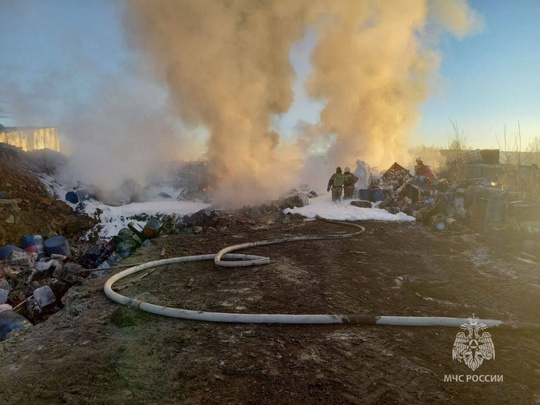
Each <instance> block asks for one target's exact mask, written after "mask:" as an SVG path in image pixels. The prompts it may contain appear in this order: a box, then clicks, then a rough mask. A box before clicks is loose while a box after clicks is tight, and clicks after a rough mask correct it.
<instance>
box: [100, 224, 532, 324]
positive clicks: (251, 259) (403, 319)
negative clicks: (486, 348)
mask: <svg viewBox="0 0 540 405" xmlns="http://www.w3.org/2000/svg"><path fill="white" fill-rule="evenodd" d="M317 219H319V220H322V221H326V222H331V223H337V224H343V225H348V226H354V227H357V228H359V229H360V230H359V231H357V232H354V233H348V234H334V235H325V236H298V237H291V238H282V239H273V240H267V241H258V242H250V243H243V244H238V245H233V246H229V247H226V248H224V249H222V250H220V251H219V252H218V253H217V254H206V255H196V256H184V257H175V258H171V259H162V260H156V261H152V262H147V263H144V264H141V265H138V266H134V267H131V268H128V269H126V270H124V271H121V272H119V273H117V274H115V275H113V276H112V277H110V278H109V279H108V280H107V282H106V283H105V286H104V292H105V295H106V296H107V297H108V298H110V299H111V300H113V301H115V302H117V303H119V304H122V305H126V306H128V307H129V308H136V309H140V310H142V311H146V312H149V313H153V314H156V315H162V316H167V317H171V318H180V319H188V320H196V321H205V322H222V323H266V324H356V325H392V326H446V327H459V326H461V325H463V324H464V323H466V322H467V319H464V318H450V317H418V316H373V315H338V314H298V315H291V314H239V313H227V312H206V311H195V310H188V309H182V308H172V307H166V306H162V305H156V304H150V303H148V302H144V301H140V300H138V299H135V298H129V297H126V296H124V295H121V294H119V293H117V292H116V291H113V288H112V286H113V285H114V283H116V282H117V281H119V280H121V279H123V278H125V277H127V276H129V275H132V274H135V273H138V272H141V271H144V270H147V269H151V268H156V267H159V266H166V265H170V264H175V263H186V262H195V261H203V260H213V261H214V263H215V264H216V265H218V266H224V267H248V266H260V265H265V264H268V263H270V259H269V258H268V257H263V256H258V255H246V254H237V253H231V252H233V251H236V250H239V249H245V248H249V247H256V246H265V245H271V244H278V243H287V242H299V241H310V240H322V239H343V238H352V237H355V236H359V235H361V234H363V233H364V232H365V228H364V227H363V226H361V225H358V224H355V223H351V222H340V221H333V220H329V219H325V218H321V217H317ZM478 322H479V323H483V324H484V325H485V326H486V327H498V328H504V329H516V328H519V329H534V330H540V324H522V325H517V324H510V323H504V322H502V321H498V320H493V319H478Z"/></svg>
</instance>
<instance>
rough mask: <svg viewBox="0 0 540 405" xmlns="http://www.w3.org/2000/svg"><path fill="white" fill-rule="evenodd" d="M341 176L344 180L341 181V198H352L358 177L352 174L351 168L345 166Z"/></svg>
mask: <svg viewBox="0 0 540 405" xmlns="http://www.w3.org/2000/svg"><path fill="white" fill-rule="evenodd" d="M343 176H344V177H345V180H344V182H343V190H344V196H343V198H344V199H345V200H350V199H352V198H353V194H354V185H355V184H356V182H357V181H358V177H356V176H355V175H354V174H352V173H351V169H349V168H348V167H346V168H345V174H344V175H343Z"/></svg>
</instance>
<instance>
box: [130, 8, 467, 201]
mask: <svg viewBox="0 0 540 405" xmlns="http://www.w3.org/2000/svg"><path fill="white" fill-rule="evenodd" d="M474 18H475V16H474V13H473V12H472V10H471V9H470V8H469V7H468V6H467V4H466V3H465V2H464V1H461V0H456V1H441V0H432V1H425V0H399V1H384V2H381V1H375V0H338V1H323V0H319V1H318V0H309V1H308V0H295V1H293V2H286V1H280V0H275V1H271V0H268V1H254V0H199V1H191V0H159V1H155V0H135V1H131V2H129V7H128V16H127V19H126V22H127V24H126V25H127V27H128V29H129V33H130V37H131V38H133V42H134V44H136V45H137V46H138V47H140V48H141V49H142V50H143V51H144V53H145V54H146V55H148V56H149V57H150V58H151V59H152V61H153V64H154V72H155V74H156V77H157V78H158V79H159V80H161V81H162V82H163V83H166V84H167V86H168V88H169V89H170V92H171V99H170V103H172V105H174V108H175V109H176V111H177V112H178V114H179V116H180V117H181V118H182V119H183V121H184V122H187V123H189V124H191V125H194V126H197V125H203V126H206V127H207V128H208V129H209V131H210V137H209V141H208V145H207V147H208V158H209V166H210V170H211V173H212V174H213V176H214V178H215V180H216V181H215V183H214V184H213V186H214V188H215V189H217V193H218V196H219V197H220V198H221V199H222V201H226V202H229V203H232V204H249V203H253V202H258V201H261V200H264V199H266V198H268V197H269V196H272V195H275V193H278V192H281V191H284V190H285V189H287V188H288V187H290V186H291V185H293V184H295V182H298V181H299V179H298V177H297V175H296V173H300V172H299V171H298V169H299V167H298V163H296V165H295V164H293V163H291V162H298V160H295V159H293V158H301V157H306V156H305V155H306V151H307V150H309V149H310V143H311V142H312V141H313V142H318V143H320V142H321V140H324V139H325V138H327V139H332V142H333V144H332V146H331V147H330V149H329V151H328V156H327V159H326V161H327V162H328V163H329V165H330V167H332V168H333V167H334V166H336V165H343V166H346V165H353V164H354V162H355V161H356V159H359V158H360V159H364V160H367V161H369V162H370V164H372V165H378V164H385V163H386V164H388V163H391V162H392V161H393V160H395V159H398V158H399V157H400V156H405V155H406V151H405V141H406V139H407V135H408V133H409V132H410V131H411V129H412V128H414V126H415V124H416V122H417V120H418V106H419V104H420V103H421V102H422V101H424V100H425V99H426V98H427V96H428V94H429V89H428V84H427V83H428V79H429V77H430V76H431V75H432V74H433V73H434V72H436V71H437V69H438V65H439V55H438V54H437V52H436V51H435V50H434V49H433V45H434V43H435V42H436V41H434V40H433V35H438V34H440V33H441V32H443V31H445V30H446V31H451V32H453V33H454V34H456V35H463V34H464V33H466V32H467V30H468V29H469V28H470V27H471V26H472V24H473V22H474ZM314 26H315V27H316V30H317V37H318V40H317V45H316V48H315V50H314V52H313V55H312V58H311V63H312V66H313V72H312V74H311V76H310V77H309V79H308V81H307V84H306V86H307V90H308V94H309V95H310V96H311V97H312V98H314V99H319V100H322V101H323V102H325V103H326V104H325V107H324V109H323V111H322V113H321V117H320V123H319V124H318V125H317V128H315V129H314V128H313V127H311V126H309V127H307V128H308V129H309V131H306V132H305V133H304V134H303V135H301V136H300V139H299V140H298V143H297V145H296V146H297V148H296V151H295V152H296V154H294V153H292V154H291V151H290V150H286V148H281V147H280V136H279V134H277V133H275V132H274V131H272V129H271V122H272V118H273V116H274V115H276V114H282V113H285V112H286V111H287V110H288V109H289V108H290V106H291V104H292V102H293V97H294V95H293V93H292V90H291V88H292V82H293V80H294V79H295V77H294V70H293V67H292V66H291V63H290V60H289V52H290V50H291V47H292V46H293V45H294V43H295V42H296V41H299V40H300V39H301V38H302V37H303V35H304V34H305V33H306V31H307V30H308V29H309V28H310V27H314ZM428 31H429V32H428ZM431 34H433V35H431ZM427 38H429V41H427V40H426V39H427ZM328 174H330V173H328ZM300 181H301V180H300ZM324 181H325V180H322V182H324Z"/></svg>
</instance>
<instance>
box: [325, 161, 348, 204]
mask: <svg viewBox="0 0 540 405" xmlns="http://www.w3.org/2000/svg"><path fill="white" fill-rule="evenodd" d="M344 182H345V176H344V175H343V173H341V167H338V168H337V169H336V172H335V173H334V174H333V175H332V177H330V180H328V187H327V189H326V191H330V189H332V201H338V200H341V194H342V193H343V183H344Z"/></svg>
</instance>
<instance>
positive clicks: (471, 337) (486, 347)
mask: <svg viewBox="0 0 540 405" xmlns="http://www.w3.org/2000/svg"><path fill="white" fill-rule="evenodd" d="M461 329H464V330H466V331H467V334H465V333H464V332H459V333H458V334H457V335H456V340H455V341H454V347H453V348H452V359H453V360H458V361H461V360H463V362H464V363H465V364H466V365H467V366H468V367H469V368H470V369H471V370H473V371H474V370H476V369H477V368H478V367H480V366H481V365H482V363H483V362H484V360H491V359H495V346H494V344H493V340H492V339H491V334H490V333H489V332H484V333H482V335H480V332H481V331H483V330H484V329H487V326H486V325H485V324H483V323H480V324H478V318H475V317H474V314H473V316H472V318H469V323H464V324H463V325H461Z"/></svg>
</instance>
